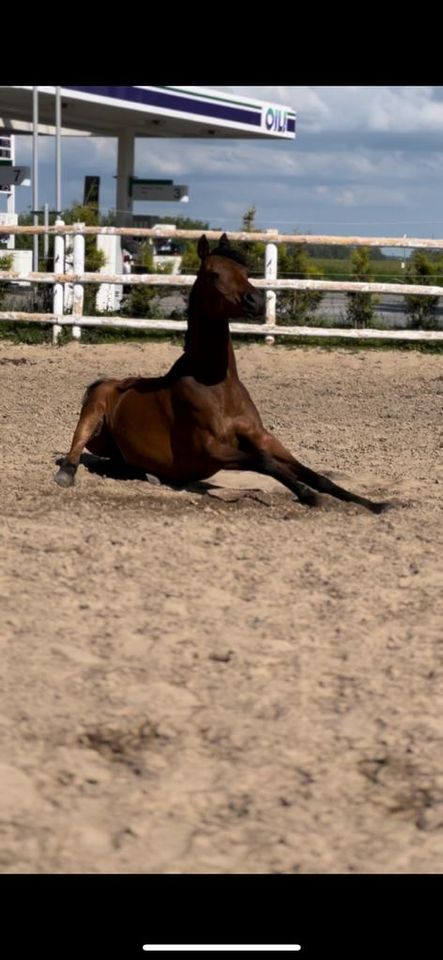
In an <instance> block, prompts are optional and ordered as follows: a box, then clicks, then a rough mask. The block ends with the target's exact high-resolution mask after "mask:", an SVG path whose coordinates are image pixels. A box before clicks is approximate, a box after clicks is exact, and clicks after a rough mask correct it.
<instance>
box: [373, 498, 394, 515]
mask: <svg viewBox="0 0 443 960" xmlns="http://www.w3.org/2000/svg"><path fill="white" fill-rule="evenodd" d="M394 506H395V504H393V503H386V502H384V501H383V500H381V501H379V502H378V503H377V502H375V503H374V502H373V503H372V505H371V510H372V512H373V513H385V512H386V510H393V509H394Z"/></svg>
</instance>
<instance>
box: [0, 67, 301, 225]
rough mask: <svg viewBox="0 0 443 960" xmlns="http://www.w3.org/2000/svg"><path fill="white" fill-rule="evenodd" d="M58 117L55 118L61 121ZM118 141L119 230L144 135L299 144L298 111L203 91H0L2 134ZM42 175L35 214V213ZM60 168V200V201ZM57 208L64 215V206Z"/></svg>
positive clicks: (128, 217)
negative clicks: (137, 143)
mask: <svg viewBox="0 0 443 960" xmlns="http://www.w3.org/2000/svg"><path fill="white" fill-rule="evenodd" d="M56 114H57V119H56ZM2 133H3V134H6V135H9V136H11V135H12V134H23V135H24V134H27V135H28V136H29V134H31V133H32V134H33V169H35V171H36V170H37V152H38V148H37V143H38V135H49V136H54V135H55V136H56V153H57V143H60V136H93V137H115V138H116V139H117V174H116V181H117V182H116V204H115V207H116V213H117V224H118V225H119V226H122V225H126V224H132V223H133V214H132V208H133V196H132V184H133V180H134V156H135V140H136V139H137V138H146V137H152V138H154V137H167V138H174V137H176V138H183V137H193V138H196V139H219V138H230V139H235V140H242V139H246V138H254V139H263V140H275V139H279V140H282V139H283V140H294V138H295V113H294V111H293V110H292V109H290V108H289V107H285V106H282V105H281V104H276V103H270V102H268V101H263V100H255V99H252V98H251V97H243V96H242V97H239V96H233V95H232V94H228V93H226V92H224V91H218V90H210V89H208V88H206V87H172V86H162V87H160V86H159V87H139V86H131V87H128V86H108V87H85V86H80V85H69V86H64V87H63V86H60V87H45V86H41V87H40V86H39V87H17V86H11V87H2V86H0V134H2ZM36 180H37V175H35V176H34V177H33V190H34V191H35V192H34V195H33V209H34V210H37V209H38V202H37V187H36ZM60 182H61V178H60V164H58V166H57V163H56V184H57V186H56V196H58V197H61V190H60ZM57 208H58V209H59V208H60V209H61V204H58V206H57Z"/></svg>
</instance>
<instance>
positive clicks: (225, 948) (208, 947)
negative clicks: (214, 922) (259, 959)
mask: <svg viewBox="0 0 443 960" xmlns="http://www.w3.org/2000/svg"><path fill="white" fill-rule="evenodd" d="M143 950H150V951H151V952H152V953H154V952H156V951H162V953H168V952H169V953H191V952H194V951H196V952H199V953H203V952H204V951H217V952H219V953H225V952H232V953H236V952H238V953H251V952H254V951H255V950H257V951H260V952H261V953H274V952H277V951H278V952H279V953H291V951H292V950H301V946H300V944H299V943H144V944H143Z"/></svg>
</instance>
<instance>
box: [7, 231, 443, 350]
mask: <svg viewBox="0 0 443 960" xmlns="http://www.w3.org/2000/svg"><path fill="white" fill-rule="evenodd" d="M201 232H202V231H201V230H177V229H175V228H174V227H173V226H171V227H170V229H168V230H167V229H166V228H162V230H161V231H159V230H158V229H152V230H147V229H143V228H137V227H87V226H85V225H84V224H81V223H76V224H72V225H70V226H67V225H65V224H63V223H62V222H61V221H58V222H57V223H56V225H55V226H51V227H35V226H32V227H31V226H29V227H18V226H8V227H2V226H0V234H2V233H3V234H6V233H7V234H12V233H15V234H41V233H45V234H54V235H55V243H54V272H53V273H48V272H46V273H43V272H32V271H29V272H26V273H19V272H17V271H12V270H0V283H1V281H15V282H26V283H29V282H31V283H38V284H51V285H52V286H53V295H52V297H53V312H52V313H25V312H19V311H11V310H9V311H8V310H5V311H0V322H1V321H17V322H19V321H20V322H23V321H25V322H28V323H50V324H52V325H53V342H54V343H56V342H57V339H58V337H59V335H60V332H61V329H62V327H63V326H70V327H71V328H72V336H73V337H74V338H75V339H80V337H81V329H82V327H91V326H94V327H102V328H106V327H108V328H109V327H111V328H125V329H133V330H165V331H168V330H170V331H177V330H185V329H186V322H185V321H180V320H167V319H145V320H137V319H135V318H130V317H104V316H88V317H86V316H84V315H83V300H84V284H85V283H91V284H103V283H109V284H124V285H125V286H132V285H138V284H140V285H145V284H146V285H150V286H155V285H161V286H163V287H164V286H171V287H175V288H180V287H190V286H192V284H193V283H194V280H195V276H194V275H175V274H174V275H168V274H158V273H156V274H138V275H128V274H104V273H85V271H84V264H85V237H86V236H96V235H97V234H105V235H106V234H107V235H120V236H131V237H152V236H156V237H158V236H168V237H170V236H173V237H174V238H175V239H181V238H187V239H197V238H199V237H200V236H201ZM205 233H206V236H207V237H208V239H215V240H218V239H219V237H220V230H217V231H215V230H206V231H205ZM72 237H73V265H72V267H71V270H72V272H69V273H67V272H65V271H66V267H65V247H66V239H67V238H72ZM229 237H230V239H231V240H240V241H244V242H251V241H261V242H264V243H265V244H266V249H265V276H264V277H263V279H254V280H253V281H252V282H253V283H254V285H255V286H257V287H262V288H264V289H265V290H266V291H267V295H266V318H265V322H264V323H260V324H258V323H231V330H232V332H233V333H242V334H243V333H244V334H253V335H254V336H257V335H261V336H265V337H266V339H267V341H268V342H271V343H272V342H274V338H275V336H277V335H278V336H288V335H289V336H293V337H294V336H295V337H303V336H310V337H313V336H314V337H344V338H355V339H384V340H427V341H443V330H385V329H376V328H370V329H369V328H365V329H361V328H358V329H357V328H351V329H349V328H343V327H314V326H306V327H301V326H287V325H286V324H285V325H281V324H279V323H278V320H277V317H276V293H275V291H277V290H321V291H329V292H343V291H345V292H353V291H354V292H364V293H372V294H377V293H385V294H394V295H397V296H400V297H403V296H405V294H417V295H419V296H428V297H429V296H435V297H443V287H441V286H421V285H416V284H406V283H401V284H396V283H362V282H352V281H336V280H290V279H284V280H282V279H278V276H277V271H278V246H279V244H282V243H291V244H328V245H336V246H354V247H355V246H376V247H401V249H404V248H414V249H433V250H442V249H443V240H434V239H432V240H424V239H421V238H416V239H409V238H405V237H401V238H399V237H327V236H326V237H325V236H312V235H310V234H307V235H300V234H279V233H278V232H277V231H275V230H267V231H266V233H261V232H251V233H248V232H245V231H243V232H236V233H230V234H229ZM5 252H6V251H5ZM68 284H69V285H71V289H72V285H73V297H72V313H70V314H67V313H65V312H64V310H65V306H64V305H65V303H66V297H65V296H64V288H65V285H68Z"/></svg>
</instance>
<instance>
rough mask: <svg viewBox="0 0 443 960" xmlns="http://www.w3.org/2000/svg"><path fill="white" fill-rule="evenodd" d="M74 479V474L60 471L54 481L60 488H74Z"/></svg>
mask: <svg viewBox="0 0 443 960" xmlns="http://www.w3.org/2000/svg"><path fill="white" fill-rule="evenodd" d="M74 477H75V474H74V473H70V472H68V471H67V470H63V469H60V470H58V471H57V473H56V474H55V477H54V480H55V482H56V483H58V485H59V487H72V484H73V483H74Z"/></svg>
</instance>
